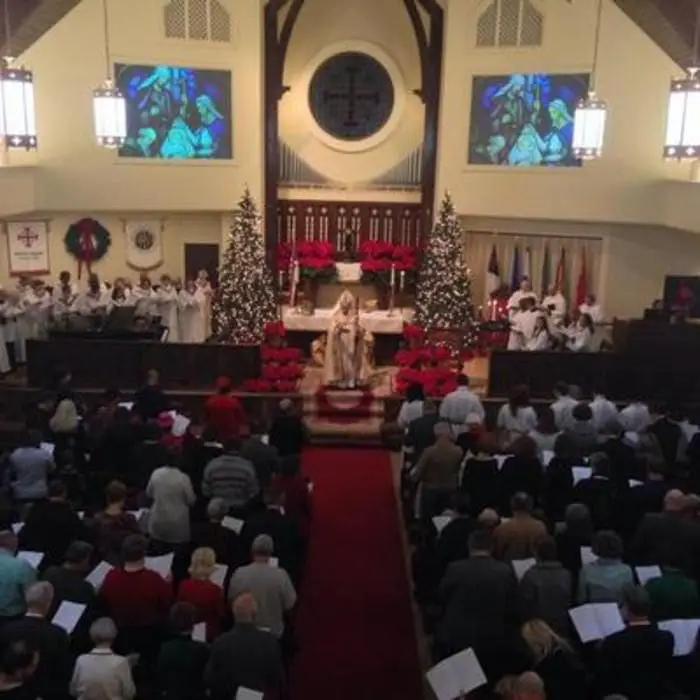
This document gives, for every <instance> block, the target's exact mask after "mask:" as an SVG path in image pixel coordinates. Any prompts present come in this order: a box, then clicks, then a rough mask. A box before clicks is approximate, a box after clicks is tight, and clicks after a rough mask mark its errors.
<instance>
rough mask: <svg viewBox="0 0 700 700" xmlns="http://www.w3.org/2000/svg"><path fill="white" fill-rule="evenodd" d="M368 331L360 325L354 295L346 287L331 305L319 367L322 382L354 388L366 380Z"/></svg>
mask: <svg viewBox="0 0 700 700" xmlns="http://www.w3.org/2000/svg"><path fill="white" fill-rule="evenodd" d="M370 344H371V334H369V333H367V331H365V329H364V328H363V327H362V326H361V325H360V314H359V310H358V308H357V302H356V300H355V297H353V295H352V294H350V292H349V291H348V290H347V289H346V290H344V291H343V293H342V294H341V295H340V298H339V299H338V302H337V303H336V305H335V307H334V308H333V313H332V316H331V321H330V326H329V328H328V336H327V342H326V354H325V361H324V367H323V383H324V384H325V385H332V386H337V387H339V388H341V389H354V388H355V387H356V386H359V385H363V384H366V383H367V382H368V380H369V376H370V371H371V364H370V360H369V354H368V352H367V348H368V346H369V345H370Z"/></svg>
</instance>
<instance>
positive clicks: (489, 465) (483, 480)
mask: <svg viewBox="0 0 700 700" xmlns="http://www.w3.org/2000/svg"><path fill="white" fill-rule="evenodd" d="M495 449H496V448H495V445H494V444H493V442H492V441H491V442H490V441H489V438H487V437H482V438H481V439H480V440H479V441H478V442H477V445H476V455H474V456H473V457H469V458H468V459H467V461H466V462H465V464H464V469H463V471H462V483H461V484H460V490H461V491H463V492H464V493H468V494H469V500H470V501H471V514H472V516H473V517H475V518H476V517H478V515H479V513H481V511H482V510H484V508H495V509H498V506H499V498H500V484H501V482H500V475H499V472H498V461H497V460H496V458H495V457H494V456H493V453H494V451H495Z"/></svg>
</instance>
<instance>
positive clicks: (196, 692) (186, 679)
mask: <svg viewBox="0 0 700 700" xmlns="http://www.w3.org/2000/svg"><path fill="white" fill-rule="evenodd" d="M219 592H220V591H219ZM222 602H223V597H222ZM196 622H197V610H196V609H195V607H194V606H193V605H191V604H190V603H175V605H173V607H172V610H171V611H170V629H171V631H172V632H173V634H174V636H173V637H172V638H171V639H169V640H168V641H167V642H165V643H164V644H163V645H162V646H161V648H160V651H159V652H158V663H157V666H156V686H157V688H158V690H159V691H160V695H159V697H160V698H162V700H206V697H207V695H206V686H205V685H204V683H203V678H204V672H205V669H206V666H207V662H208V661H209V648H208V647H207V645H206V644H205V643H204V642H199V641H196V640H194V639H193V638H192V633H193V630H194V627H195V623H196ZM229 700H230V698H229Z"/></svg>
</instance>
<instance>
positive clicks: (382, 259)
mask: <svg viewBox="0 0 700 700" xmlns="http://www.w3.org/2000/svg"><path fill="white" fill-rule="evenodd" d="M360 265H361V268H362V281H363V282H367V283H369V284H384V285H388V284H389V283H390V281H391V269H392V267H393V268H394V270H395V271H396V273H395V274H397V275H400V274H401V273H402V272H403V273H404V278H403V281H404V285H407V284H413V282H414V281H415V271H416V268H417V267H418V251H417V249H416V248H415V247H414V246H407V245H396V244H394V243H387V242H385V241H365V242H364V243H362V244H361V245H360ZM399 279H400V278H399V277H395V280H396V281H397V282H398V281H399Z"/></svg>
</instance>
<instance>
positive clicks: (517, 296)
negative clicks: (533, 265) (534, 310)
mask: <svg viewBox="0 0 700 700" xmlns="http://www.w3.org/2000/svg"><path fill="white" fill-rule="evenodd" d="M523 299H532V301H533V302H534V303H535V304H536V303H537V294H535V293H534V292H533V291H532V282H530V280H529V279H528V278H527V277H523V279H522V281H521V282H520V289H518V290H516V291H515V292H513V293H512V294H511V295H510V298H509V299H508V315H509V316H510V319H511V320H513V317H514V316H515V314H516V313H518V312H519V311H520V302H521V301H522V300H523Z"/></svg>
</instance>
